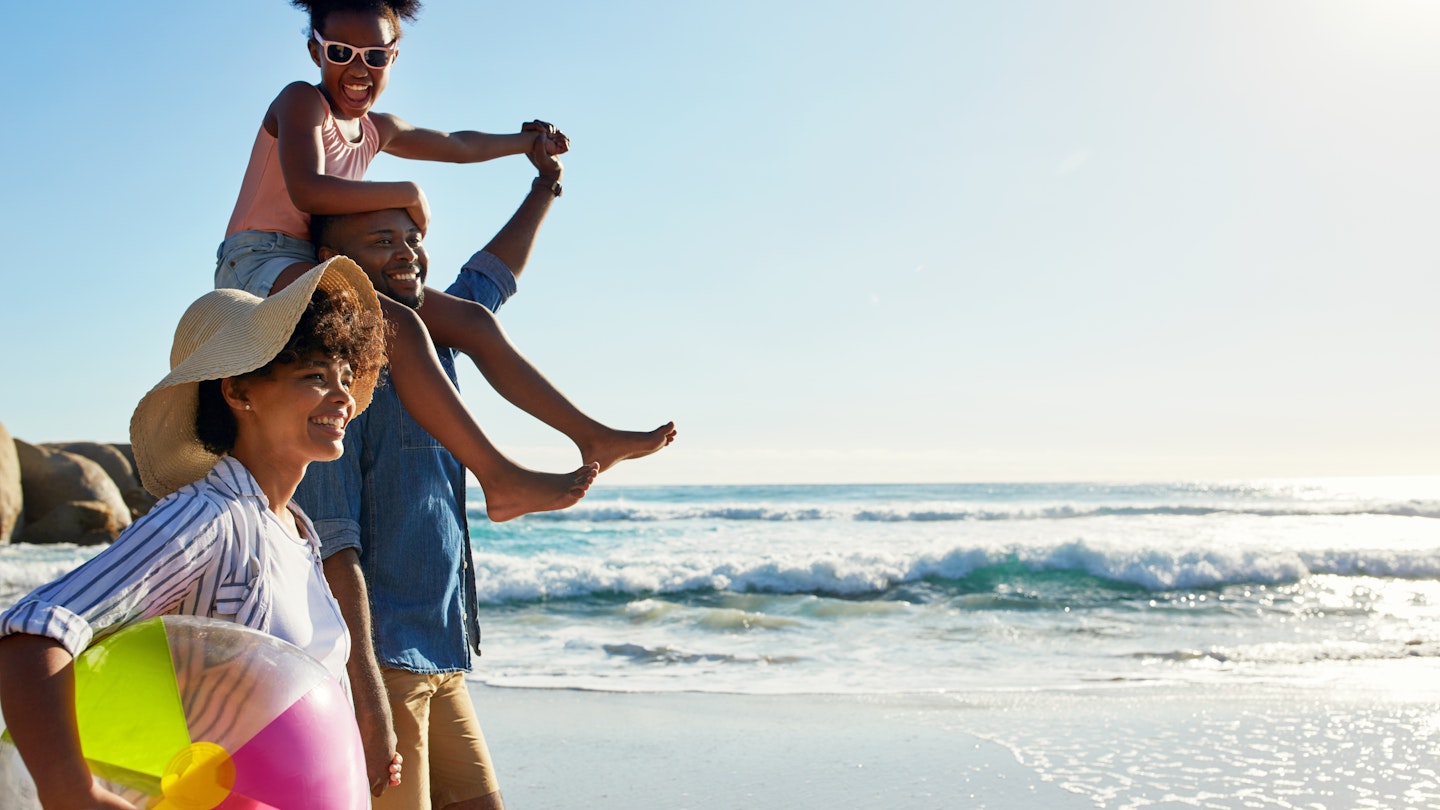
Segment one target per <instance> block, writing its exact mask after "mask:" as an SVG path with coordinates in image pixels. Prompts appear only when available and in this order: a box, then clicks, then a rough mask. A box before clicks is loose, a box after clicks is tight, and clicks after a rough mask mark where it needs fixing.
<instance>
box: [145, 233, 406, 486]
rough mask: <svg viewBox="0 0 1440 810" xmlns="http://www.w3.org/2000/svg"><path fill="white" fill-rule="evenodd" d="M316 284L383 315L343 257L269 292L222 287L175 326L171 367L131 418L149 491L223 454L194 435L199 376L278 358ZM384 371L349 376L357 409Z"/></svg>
mask: <svg viewBox="0 0 1440 810" xmlns="http://www.w3.org/2000/svg"><path fill="white" fill-rule="evenodd" d="M316 289H324V290H327V291H335V290H347V291H349V292H351V293H353V294H354V295H355V297H356V298H357V300H359V301H360V305H361V307H362V308H364V309H366V310H369V311H371V312H372V313H374V314H375V315H376V317H379V316H380V301H379V299H378V298H377V297H376V295H375V288H374V287H373V286H372V285H371V284H370V279H369V278H368V277H366V275H365V273H364V271H362V270H361V269H360V266H359V265H357V264H355V262H354V261H352V260H350V259H349V258H348V257H345V256H336V257H334V258H331V259H328V260H326V261H325V262H323V263H321V264H319V265H317V266H316V267H315V268H314V269H312V270H309V271H307V272H306V273H305V274H304V275H302V276H300V277H299V278H297V279H296V280H295V281H294V282H292V283H291V284H290V285H289V286H287V287H286V288H285V289H283V290H281V291H280V292H278V293H275V294H274V295H272V296H270V297H269V298H263V299H262V298H257V297H255V296H254V295H251V294H250V293H247V292H244V291H241V290H229V289H222V290H214V291H212V292H209V293H206V294H205V295H203V296H201V297H200V298H199V299H198V300H196V301H195V303H193V304H191V305H190V308H189V309H188V310H187V311H186V312H185V315H184V316H183V317H182V318H181V320H180V326H179V327H177V328H176V330H175V342H174V347H173V348H172V350H171V354H170V364H171V369H170V373H169V374H167V375H166V376H165V378H164V379H162V380H161V381H160V382H159V383H157V384H156V385H155V387H154V388H152V389H150V392H149V393H147V394H146V395H145V396H144V397H142V398H141V400H140V403H139V404H138V405H136V406H135V413H134V414H132V415H131V417H130V443H131V445H133V447H134V452H135V466H136V471H137V472H138V473H139V475H140V481H141V483H142V484H144V486H145V489H147V490H149V492H150V493H151V494H152V495H154V496H155V497H157V498H163V497H165V496H166V495H169V494H170V493H172V492H174V491H175V490H177V489H179V488H180V487H183V486H185V485H186V484H190V483H193V482H195V481H198V480H199V479H201V478H203V477H204V476H205V474H206V473H208V472H209V471H210V468H211V467H213V466H215V462H217V461H219V460H220V457H219V456H217V455H215V454H214V453H211V452H210V451H209V450H206V449H205V447H204V445H202V444H201V443H200V439H199V438H198V437H197V436H196V435H195V415H196V411H197V410H198V407H199V406H198V403H199V390H200V382H201V381H202V380H221V379H225V378H226V377H234V376H237V375H240V374H245V373H247V372H251V371H254V370H255V369H258V368H260V367H262V366H264V365H265V364H267V363H269V362H270V361H271V360H273V359H274V358H275V356H276V355H277V354H279V353H280V350H281V349H283V348H285V344H286V343H287V342H289V340H290V335H291V334H292V333H293V332H294V331H295V324H297V323H299V321H300V316H301V315H302V314H303V313H304V312H305V309H306V307H307V306H309V304H310V298H311V296H313V295H314V294H315V290H316ZM379 372H380V370H379V369H378V368H373V369H369V370H367V371H365V372H364V373H362V374H359V375H357V376H356V377H355V379H354V380H353V381H352V383H351V385H350V395H351V396H353V397H354V398H355V413H356V414H357V415H358V414H359V413H360V412H361V411H363V410H365V408H366V407H368V406H369V405H370V398H371V396H372V394H373V393H374V390H375V381H376V379H377V378H378V376H379Z"/></svg>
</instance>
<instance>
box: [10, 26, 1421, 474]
mask: <svg viewBox="0 0 1440 810" xmlns="http://www.w3.org/2000/svg"><path fill="white" fill-rule="evenodd" d="M5 19H6V20H7V22H8V24H9V25H11V26H12V29H13V32H14V33H15V35H14V36H11V37H7V44H6V47H5V48H3V49H0V68H3V69H4V71H5V74H6V76H7V79H6V81H5V82H4V90H3V94H4V99H5V106H6V108H8V114H9V120H8V121H7V122H6V123H5V125H4V126H3V127H0V139H3V140H0V143H3V147H4V153H5V155H6V157H5V159H4V161H3V163H0V189H3V191H0V212H3V214H4V215H5V219H6V221H7V222H8V223H9V224H10V225H9V226H10V231H9V232H10V234H11V236H12V237H13V238H12V239H11V242H10V245H11V247H12V248H14V249H13V250H11V251H10V254H9V256H8V258H7V260H6V261H5V262H4V263H3V268H4V269H3V271H0V272H3V274H4V280H5V282H6V283H5V285H4V286H5V290H6V292H5V293H4V294H3V299H0V312H3V316H0V345H3V346H5V351H4V352H3V353H0V423H3V424H4V425H5V426H6V428H7V429H8V430H9V431H10V433H11V434H12V435H14V436H15V437H17V438H21V439H24V440H27V441H31V442H41V441H62V440H96V441H125V440H126V438H127V433H128V423H129V416H130V412H131V410H132V409H133V407H134V405H135V403H136V402H137V401H138V400H139V398H140V397H141V396H142V395H143V394H144V393H145V391H147V390H148V389H149V388H150V386H152V385H153V384H154V383H155V382H157V381H158V380H159V379H160V378H161V377H162V376H164V374H165V372H166V371H167V367H166V362H167V358H168V354H169V347H170V340H171V336H172V334H173V329H174V326H175V323H176V322H177V321H178V319H179V316H180V314H181V313H182V312H183V311H184V309H185V307H186V306H187V305H188V304H189V302H190V301H192V300H194V299H195V298H196V297H198V296H199V295H201V294H203V293H204V292H206V291H207V290H208V289H209V287H210V285H211V281H212V277H213V276H212V274H213V269H214V251H215V248H216V246H217V245H218V243H219V241H220V239H221V238H222V237H223V235H224V233H223V232H224V228H225V224H226V222H227V220H228V218H229V215H230V210H231V208H232V206H233V204H234V200H235V196H236V193H237V191H238V189H239V184H240V178H241V174H242V173H243V170H244V166H245V161H246V159H247V158H248V155H249V150H250V145H251V142H252V141H253V139H254V135H255V131H256V129H257V127H258V126H259V122H260V119H261V116H262V115H263V113H264V111H265V109H266V107H267V105H268V104H269V103H270V101H271V100H272V99H273V98H274V96H275V95H276V93H278V92H279V90H280V89H281V88H282V87H283V86H284V85H285V84H287V83H289V82H291V81H295V80H306V81H315V80H316V79H318V75H319V71H318V69H317V68H315V67H314V65H313V64H312V63H311V62H310V61H309V59H308V55H307V53H306V49H305V39H304V36H305V26H306V20H305V17H304V16H303V15H302V14H301V13H300V12H299V11H296V10H294V9H292V8H291V7H290V6H289V4H288V3H286V2H283V0H247V2H232V3H192V2H177V1H175V0H172V1H171V2H155V1H151V0H137V2H130V3H123V4H121V3H111V2H101V1H100V0H89V1H88V2H80V1H79V0H76V1H75V2H65V3H45V4H38V3H31V4H23V5H20V6H17V7H15V8H8V9H7V13H6V15H5ZM1436 42H1440V4H1436V3H1432V2H1422V1H1421V0H1409V1H1404V0H1353V1H1351V2H1333V1H1329V2H1327V1H1326V0H1295V1H1294V2H1289V1H1283V0H1251V1H1250V2H1225V1H1224V0H1167V2H1164V3H1156V2H1145V1H1144V0H1129V1H1127V2H1119V1H1117V0H1006V2H975V1H969V0H945V1H944V2H942V1H941V0H924V1H921V0H829V1H828V2H823V3H822V2H818V1H814V2H812V1H810V0H788V2H773V0H734V1H732V2H727V3H720V4H692V3H674V2H658V0H614V1H613V2H606V3H591V2H571V1H570V0H559V2H555V3H547V4H544V5H543V6H535V5H534V4H530V5H524V4H514V3H503V4H502V3H479V2H470V1H469V0H466V2H460V1H459V0H429V2H428V3H427V4H426V8H424V10H423V12H422V14H421V16H420V18H419V19H418V20H417V21H416V22H415V23H414V24H413V25H410V26H408V27H407V29H406V33H405V35H404V39H403V40H402V47H401V55H400V58H399V60H398V61H397V62H396V64H395V66H394V67H393V68H392V76H391V80H390V85H389V89H388V90H387V91H386V93H385V95H384V96H382V97H381V99H380V101H379V103H378V104H377V105H376V109H378V110H381V111H385V112H390V113H394V114H397V115H399V116H401V117H402V118H404V119H406V120H408V121H410V122H411V123H414V124H417V125H421V126H427V127H432V128H437V129H445V130H451V129H478V130H482V131H489V132H513V131H515V130H516V129H518V126H519V124H520V123H521V122H523V121H526V120H530V119H532V118H543V119H545V120H548V121H552V122H554V123H556V124H557V125H559V126H560V127H561V128H562V129H563V130H564V131H565V132H566V133H567V134H568V135H570V137H571V138H572V151H571V152H570V153H569V154H568V155H566V156H565V166H566V172H565V178H564V186H565V194H564V196H563V197H562V198H561V199H560V200H559V201H557V203H556V204H555V206H554V207H553V208H552V211H551V214H550V217H549V219H548V220H547V222H546V224H545V226H544V229H543V231H542V233H541V235H540V242H539V244H538V246H537V248H536V251H535V254H534V256H533V258H532V260H531V262H530V265H529V267H528V268H527V270H526V271H525V274H524V276H523V277H522V279H521V291H520V294H519V295H518V296H517V297H516V298H515V299H513V300H512V301H511V302H510V303H509V304H508V305H507V306H506V308H505V309H504V310H502V312H501V320H502V322H503V323H504V324H505V327H506V329H507V331H508V332H509V334H510V336H511V338H512V339H513V340H514V342H515V343H516V344H517V345H518V346H520V348H521V349H522V350H523V351H524V352H525V353H526V355H527V356H528V357H530V359H531V360H532V361H533V362H534V363H535V364H536V365H537V366H538V367H539V368H540V369H541V370H542V371H544V372H545V373H546V374H547V376H549V377H550V379H551V380H552V381H554V382H555V383H556V384H557V385H558V386H559V387H560V388H561V389H562V390H564V391H565V392H566V393H567V394H569V395H570V397H571V398H572V399H573V400H574V401H575V402H576V403H577V404H578V405H580V406H581V407H582V408H583V409H585V410H586V411H587V412H588V413H590V414H591V415H593V416H595V417H596V418H599V419H601V420H602V421H605V422H607V423H608V424H611V425H614V426H616V427H625V428H635V429H641V428H645V429H648V428H650V427H653V426H655V425H658V424H660V423H662V422H665V421H667V420H671V419H673V420H674V421H675V422H676V423H677V425H678V427H679V438H678V439H677V441H676V443H675V444H674V445H673V446H672V447H670V448H668V449H666V450H665V451H663V452H662V453H660V454H658V455H657V456H655V457H652V458H648V459H645V460H641V461H635V462H627V463H626V464H622V465H621V466H620V467H618V468H616V469H615V470H614V471H612V472H608V473H606V474H605V475H604V476H602V478H601V485H602V486H603V485H605V484H607V483H608V484H651V483H773V482H815V483H829V482H835V483H842V482H853V483H868V482H906V481H934V482H945V481H1032V480H1044V481H1054V480H1155V479H1165V480H1169V479H1216V478H1225V479H1233V478H1253V477H1276V476H1283V477H1290V476H1320V475H1325V476H1330V475H1358V476H1371V475H1432V474H1437V473H1440V420H1437V418H1436V417H1437V414H1440V375H1437V374H1436V367H1437V361H1436V350H1437V348H1440V317H1436V314H1435V309H1436V303H1437V301H1440V280H1437V279H1440V273H1437V271H1440V260H1437V257H1440V242H1437V240H1436V238H1435V233H1436V232H1437V228H1436V226H1435V221H1436V219H1437V214H1440V91H1437V88H1440V48H1437V47H1435V43H1436ZM532 176H533V170H532V169H531V167H530V166H529V164H528V163H527V162H526V161H525V160H524V159H523V158H521V157H511V158H505V159H501V160H497V161H492V162H488V163H482V164H475V165H467V166H455V165H448V164H426V163H420V162H410V161H401V160H398V159H395V158H391V157H388V156H381V157H380V158H379V159H377V161H376V162H375V164H374V165H373V166H372V168H371V170H370V173H369V178H370V179H377V180H388V179H411V180H415V181H417V182H419V183H420V184H421V186H422V187H423V188H424V189H425V191H426V193H427V195H428V197H429V200H430V203H431V207H432V211H433V213H434V220H433V222H432V225H431V228H430V232H429V237H428V240H427V242H428V245H429V250H430V256H431V265H430V270H431V283H432V285H437V286H441V287H443V286H445V285H446V284H448V282H449V280H450V279H451V278H453V275H454V273H455V271H456V270H457V269H458V267H459V265H460V264H461V263H462V262H463V261H464V260H465V259H466V258H467V257H468V256H469V255H470V253H471V252H473V251H474V250H475V249H477V248H479V247H480V246H481V245H483V244H484V242H485V241H486V240H487V239H488V238H489V237H490V235H492V234H493V233H494V232H495V230H496V229H498V228H499V226H500V225H501V224H502V223H503V222H504V220H505V219H506V218H507V217H508V216H509V214H510V213H511V212H512V211H513V210H514V208H515V207H516V206H517V205H518V204H519V202H520V200H521V198H522V197H523V195H524V194H525V192H526V190H527V189H528V187H529V179H530V178H531V177H532ZM22 247H23V248H24V250H23V251H22V250H20V248H22ZM461 387H462V389H463V391H464V393H465V397H466V401H467V402H468V403H469V405H470V407H471V408H472V410H474V411H475V412H476V414H477V416H478V417H479V419H480V421H481V424H482V425H484V426H485V428H486V430H487V432H489V433H490V435H491V436H492V438H494V439H495V441H496V443H497V444H498V445H499V446H500V447H501V448H502V449H504V450H505V451H506V452H507V453H509V454H510V455H511V456H512V457H514V458H516V459H517V460H519V461H521V462H522V463H525V464H528V465H530V466H533V467H537V468H540V469H552V470H560V469H570V468H571V467H573V466H574V465H576V464H578V463H579V459H578V455H577V454H576V453H575V451H574V449H573V447H571V446H570V445H569V444H568V442H567V440H566V439H565V438H564V437H563V436H561V435H560V434H558V433H555V432H553V431H551V430H549V429H548V428H545V427H544V426H543V425H540V424H539V423H538V422H536V421H534V420H533V419H531V418H530V417H528V416H526V415H524V414H522V413H519V412H518V411H516V410H515V409H514V408H513V407H511V406H509V405H508V404H507V403H505V402H503V401H502V400H499V399H498V398H497V397H495V395H494V394H493V393H492V392H490V391H488V389H487V388H486V385H485V383H484V380H483V378H481V377H480V376H479V374H478V373H476V372H475V371H474V369H473V368H471V369H469V370H466V371H462V375H461Z"/></svg>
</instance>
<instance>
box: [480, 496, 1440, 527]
mask: <svg viewBox="0 0 1440 810" xmlns="http://www.w3.org/2000/svg"><path fill="white" fill-rule="evenodd" d="M470 509H471V511H472V512H474V513H476V514H479V513H480V512H482V511H483V509H484V506H483V502H482V503H481V504H479V505H476V504H473V503H472V504H470ZM1215 515H1247V516H1252V517H1354V516H1361V515H1381V516H1391V517H1418V518H1431V519H1440V502H1437V501H1391V502H1382V503H1348V504H1337V503H1317V504H1305V503H1294V504H1284V505H1259V504H1255V505H1249V504H1152V505H1104V504H1100V505H1096V504H1085V505H1082V504H1051V505H1044V506H1034V505H1028V506H1020V505H1017V506H1014V507H1010V508H997V507H994V506H987V507H971V506H965V505H959V504H916V505H895V506H885V507H875V506H863V505H850V504H838V505H837V504H831V505H823V506H819V505H815V506H796V505H785V506H771V505H762V504H711V505H697V504H674V505H664V504H619V505H616V504H606V505H599V504H597V505H593V506H591V505H585V504H583V503H582V504H581V505H579V506H573V507H571V508H569V509H566V510H563V511H557V512H542V513H539V514H534V515H527V516H526V517H524V518H523V520H527V521H554V522H566V523H572V522H590V523H614V522H627V521H628V522H637V523H646V522H657V521H682V520H718V521H818V520H832V521H847V520H848V521H857V522H881V523H903V522H938V521H999V520H1074V519H1080V518H1095V517H1145V516H1174V517H1208V516H1215Z"/></svg>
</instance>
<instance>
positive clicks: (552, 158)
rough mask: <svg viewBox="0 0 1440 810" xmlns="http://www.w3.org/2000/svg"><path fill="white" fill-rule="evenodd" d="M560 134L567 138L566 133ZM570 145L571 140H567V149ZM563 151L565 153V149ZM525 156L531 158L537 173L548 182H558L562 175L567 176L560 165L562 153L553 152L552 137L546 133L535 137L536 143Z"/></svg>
mask: <svg viewBox="0 0 1440 810" xmlns="http://www.w3.org/2000/svg"><path fill="white" fill-rule="evenodd" d="M531 123H539V122H531ZM558 134H559V135H560V137H561V138H565V135H564V133H558ZM569 143H570V142H569V139H566V140H565V149H568V148H570V147H569ZM561 151H562V152H563V151H564V149H562V150H561ZM525 156H526V157H528V158H530V164H531V165H532V166H534V167H535V171H537V172H539V173H540V176H541V177H543V178H545V179H546V180H556V181H558V180H559V179H560V177H561V175H563V174H565V167H564V166H563V165H562V164H561V163H560V152H556V151H553V149H552V147H551V141H550V136H548V135H546V134H544V133H539V134H537V135H536V136H535V143H533V144H531V145H530V151H529V152H526V153H525Z"/></svg>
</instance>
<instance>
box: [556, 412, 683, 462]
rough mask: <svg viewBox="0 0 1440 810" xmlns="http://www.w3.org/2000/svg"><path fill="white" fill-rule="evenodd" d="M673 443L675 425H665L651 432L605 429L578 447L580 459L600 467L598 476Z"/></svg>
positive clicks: (668, 423)
mask: <svg viewBox="0 0 1440 810" xmlns="http://www.w3.org/2000/svg"><path fill="white" fill-rule="evenodd" d="M673 441H675V423H674V422H666V423H665V424H663V425H661V426H660V427H658V428H655V429H654V430H651V431H646V432H641V431H638V430H614V429H612V428H604V430H603V431H601V432H600V433H599V434H598V435H596V436H595V437H593V438H591V439H589V440H588V441H586V442H583V443H580V442H577V444H578V445H579V447H580V457H581V458H583V459H585V460H586V461H591V462H594V463H596V464H598V465H600V472H605V471H606V470H608V469H610V468H611V467H614V466H615V465H616V464H618V463H620V462H622V461H624V460H626V459H630V458H640V457H641V456H648V455H650V454H651V453H653V452H655V451H656V450H660V449H662V448H664V447H665V446H666V445H668V444H669V443H671V442H673Z"/></svg>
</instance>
